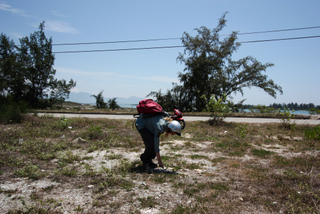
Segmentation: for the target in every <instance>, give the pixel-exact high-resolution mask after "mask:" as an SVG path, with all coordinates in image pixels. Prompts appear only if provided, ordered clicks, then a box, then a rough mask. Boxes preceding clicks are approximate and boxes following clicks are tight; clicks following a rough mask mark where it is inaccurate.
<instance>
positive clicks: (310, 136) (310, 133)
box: [304, 125, 320, 145]
mask: <svg viewBox="0 0 320 214" xmlns="http://www.w3.org/2000/svg"><path fill="white" fill-rule="evenodd" d="M304 136H305V138H307V140H308V141H309V143H310V144H311V145H314V144H315V143H316V142H320V126H319V125H318V126H316V127H313V128H308V129H306V130H305V132H304Z"/></svg>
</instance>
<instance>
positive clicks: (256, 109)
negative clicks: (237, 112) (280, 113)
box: [250, 105, 275, 114]
mask: <svg viewBox="0 0 320 214" xmlns="http://www.w3.org/2000/svg"><path fill="white" fill-rule="evenodd" d="M250 111H251V113H259V114H271V113H274V112H275V109H274V108H272V107H267V106H265V105H257V106H255V107H254V108H252V109H250Z"/></svg>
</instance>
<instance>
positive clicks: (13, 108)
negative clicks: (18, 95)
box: [0, 99, 27, 124]
mask: <svg viewBox="0 0 320 214" xmlns="http://www.w3.org/2000/svg"><path fill="white" fill-rule="evenodd" d="M2 101H4V100H3V99H2V100H1V102H2ZM26 112H27V104H26V103H23V102H19V103H13V102H8V101H7V100H6V101H5V102H4V103H2V104H0V123H4V124H8V123H21V122H22V121H23V119H24V116H23V114H24V113H26Z"/></svg>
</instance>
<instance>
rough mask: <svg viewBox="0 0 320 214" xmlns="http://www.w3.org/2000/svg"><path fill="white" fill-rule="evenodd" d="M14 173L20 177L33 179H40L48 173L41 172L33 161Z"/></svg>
mask: <svg viewBox="0 0 320 214" xmlns="http://www.w3.org/2000/svg"><path fill="white" fill-rule="evenodd" d="M14 174H15V175H16V176H19V177H28V178H30V179H33V180H38V179H40V178H42V177H44V176H45V175H46V173H44V172H41V170H40V169H39V167H38V166H36V165H33V164H31V163H29V164H28V165H27V166H25V167H24V168H22V169H18V170H16V171H15V172H14Z"/></svg>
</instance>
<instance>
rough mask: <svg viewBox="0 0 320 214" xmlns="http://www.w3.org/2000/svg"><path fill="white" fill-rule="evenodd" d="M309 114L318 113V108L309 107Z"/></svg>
mask: <svg viewBox="0 0 320 214" xmlns="http://www.w3.org/2000/svg"><path fill="white" fill-rule="evenodd" d="M309 114H320V109H317V108H311V109H309Z"/></svg>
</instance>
